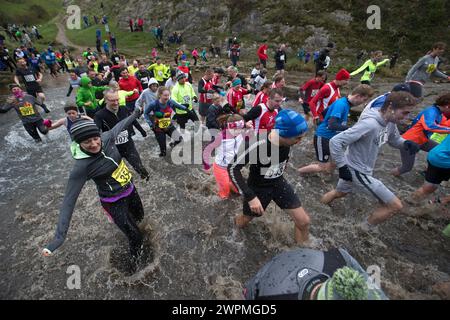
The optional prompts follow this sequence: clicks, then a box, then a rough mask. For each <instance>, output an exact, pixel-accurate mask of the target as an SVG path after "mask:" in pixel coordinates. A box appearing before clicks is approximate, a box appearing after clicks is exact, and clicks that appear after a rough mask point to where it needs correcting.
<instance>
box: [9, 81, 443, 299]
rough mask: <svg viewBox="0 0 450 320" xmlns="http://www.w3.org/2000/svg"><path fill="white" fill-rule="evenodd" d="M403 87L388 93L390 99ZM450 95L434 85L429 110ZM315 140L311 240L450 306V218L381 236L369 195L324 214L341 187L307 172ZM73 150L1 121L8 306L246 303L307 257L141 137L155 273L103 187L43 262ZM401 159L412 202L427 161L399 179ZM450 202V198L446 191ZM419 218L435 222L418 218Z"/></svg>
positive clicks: (270, 215)
mask: <svg viewBox="0 0 450 320" xmlns="http://www.w3.org/2000/svg"><path fill="white" fill-rule="evenodd" d="M60 78H61V77H60ZM65 85H66V84H65V79H63V81H59V82H56V81H51V86H50V87H48V88H45V92H46V95H47V97H48V103H47V105H49V107H50V108H51V110H52V112H51V114H50V115H51V118H52V119H57V118H59V117H62V116H63V111H62V106H63V105H64V103H65V101H66V99H67V98H66V97H65V94H66V86H65ZM392 85H393V83H385V85H384V86H379V87H377V89H378V91H379V92H384V91H385V90H387V89H388V88H390V87H392ZM444 88H445V84H432V85H429V86H428V87H427V88H426V89H427V90H428V93H429V96H428V97H427V100H426V101H427V102H430V101H432V100H433V99H434V98H435V97H436V95H437V94H438V93H441V92H443V90H444ZM72 98H73V97H72ZM288 106H291V107H294V108H295V106H294V104H292V103H290V104H288ZM141 122H143V121H142V119H141ZM145 127H146V128H148V127H147V126H146V125H145ZM312 137H313V136H312V132H310V133H309V134H308V136H307V138H306V139H305V140H304V141H302V143H301V144H300V145H298V146H295V147H294V148H293V153H292V155H291V160H290V163H289V167H288V169H287V171H286V173H285V176H286V178H287V179H288V180H289V181H290V182H291V183H292V185H293V186H294V187H295V189H296V191H297V192H298V193H299V194H300V197H301V200H302V202H303V206H304V208H305V209H306V210H307V211H308V212H309V214H310V216H311V218H312V225H311V233H312V235H314V237H316V238H318V239H320V240H321V242H322V244H320V245H318V247H317V248H319V249H325V248H330V247H333V246H340V247H344V248H346V249H347V250H348V251H349V252H350V253H351V254H352V255H353V256H354V257H355V258H356V259H357V260H359V262H360V263H361V264H362V265H363V266H364V267H367V266H369V265H378V266H379V267H380V268H381V280H382V286H383V288H384V290H385V292H386V293H387V295H388V296H389V297H390V298H393V299H414V298H417V299H436V298H438V296H436V295H434V294H433V292H432V289H431V287H432V285H434V284H435V283H438V282H441V281H449V280H450V241H449V240H448V239H446V238H444V237H443V236H442V235H441V231H442V229H443V228H444V227H445V226H446V225H447V223H448V222H449V220H450V219H449V217H448V216H447V217H445V215H444V214H443V213H442V212H440V211H439V210H437V209H435V208H434V209H426V208H419V209H414V210H413V209H408V210H407V212H409V216H400V215H398V216H395V217H394V218H392V219H391V220H389V221H388V222H386V223H385V224H384V225H382V226H381V227H380V233H379V234H367V233H365V232H363V231H362V230H361V229H359V227H358V226H357V224H358V223H359V222H361V221H362V220H363V219H364V218H365V217H366V216H367V215H368V213H369V212H370V211H371V210H372V209H373V208H374V207H375V206H376V202H375V200H374V199H373V198H371V197H369V196H366V195H365V194H361V195H355V196H351V197H348V198H347V199H345V200H343V201H337V202H336V203H335V204H334V205H333V207H328V206H324V205H322V204H320V203H319V199H320V196H321V195H322V194H323V193H324V192H327V191H329V190H331V189H332V188H333V187H334V186H335V183H336V181H337V177H336V175H335V176H333V177H328V176H326V175H313V176H308V177H300V176H299V175H298V174H297V173H296V170H295V169H296V168H297V167H299V166H302V165H305V164H307V163H310V162H312V161H315V155H314V148H313V146H312ZM69 141H70V140H69V137H68V133H67V131H66V130H65V129H64V128H60V129H58V130H55V131H52V132H50V134H49V135H48V138H44V143H43V144H39V145H36V144H34V142H33V141H32V139H31V138H30V137H29V136H28V135H27V133H26V132H25V130H24V129H23V127H22V125H21V123H20V121H19V120H18V119H17V116H16V114H15V113H14V112H9V113H8V114H2V115H0V148H1V152H0V163H1V167H2V170H1V175H0V182H1V183H0V214H1V215H2V224H1V225H0V232H1V244H0V259H1V261H2V263H1V267H0V298H2V299H242V294H241V292H242V288H243V285H244V284H245V282H246V281H247V280H248V279H249V278H250V277H251V276H252V275H254V274H255V272H256V271H257V270H258V269H259V268H260V267H261V266H262V265H263V264H264V263H266V262H267V261H269V260H270V259H271V257H273V256H274V255H275V254H277V253H279V252H281V251H283V250H288V249H291V248H294V247H295V244H294V241H293V224H292V222H291V220H290V219H289V217H288V216H287V215H286V214H285V213H283V212H282V211H281V210H279V209H277V208H276V207H275V206H274V205H273V204H272V205H270V207H269V208H268V210H267V212H266V213H265V215H264V216H263V217H262V218H260V219H257V220H255V221H253V222H252V223H251V224H250V226H249V227H248V228H247V229H245V230H236V229H235V228H234V226H233V217H234V215H235V214H237V213H239V212H240V211H241V208H242V203H241V200H240V199H239V198H238V197H235V198H233V199H232V200H228V201H221V200H220V199H219V198H218V196H217V195H216V193H215V182H214V178H213V176H208V175H206V174H204V173H203V172H202V170H201V166H200V165H198V164H196V165H175V164H173V163H172V161H171V158H170V157H167V158H165V159H160V158H159V157H158V153H159V149H158V147H157V143H156V140H155V139H154V136H153V134H152V133H150V134H149V136H148V137H147V138H145V139H143V138H142V137H140V135H139V133H138V134H137V135H136V136H135V141H136V145H137V148H138V150H139V151H140V153H141V156H142V159H143V161H144V164H145V166H146V167H147V168H148V170H149V172H150V174H151V179H150V181H149V182H145V181H142V180H141V179H140V178H139V177H138V176H137V175H136V176H135V177H136V178H135V183H136V186H137V190H138V191H139V194H140V196H141V198H142V202H143V204H144V209H145V219H144V221H143V222H142V223H141V225H140V227H141V229H142V230H143V232H144V233H145V235H146V263H144V265H143V266H142V268H141V269H140V270H139V271H137V272H136V273H134V274H132V273H130V271H129V269H128V262H127V255H126V251H127V241H126V238H125V236H124V235H122V233H121V232H120V231H119V230H118V229H117V228H116V227H115V226H114V225H113V224H110V223H109V222H108V220H107V218H106V217H105V216H104V214H103V213H102V210H101V206H100V203H99V200H98V196H97V193H96V189H95V186H94V184H93V183H92V182H88V183H87V184H86V185H85V187H84V189H83V191H82V193H81V195H80V197H79V199H78V202H77V206H76V209H75V212H74V215H73V219H72V222H71V227H70V230H69V232H68V236H67V240H66V242H65V243H64V245H63V246H62V247H61V248H59V249H58V250H57V251H56V252H55V254H54V255H53V256H52V257H49V258H43V257H42V256H41V255H40V250H41V249H42V247H43V246H44V245H45V244H47V243H48V242H49V241H50V240H51V239H52V237H53V235H54V231H55V228H56V222H57V217H58V211H59V207H60V204H61V202H62V198H63V195H64V188H65V183H66V180H67V178H68V175H69V172H70V168H71V167H72V164H73V160H72V159H71V156H70V154H69ZM186 143H188V142H186ZM399 160H400V157H399V153H398V152H397V151H396V150H393V149H390V148H389V147H385V148H384V149H383V150H382V152H381V153H380V156H379V159H378V162H377V167H376V170H375V174H374V176H375V177H378V178H380V179H381V180H382V181H383V182H384V183H385V184H386V185H387V186H388V187H390V188H391V189H392V190H394V192H395V193H396V194H397V195H398V196H399V197H401V198H404V197H406V196H407V195H408V194H409V193H410V192H412V191H414V190H415V189H416V188H417V187H419V186H420V185H421V183H422V182H423V177H422V176H421V175H420V171H421V170H423V169H425V154H424V153H421V154H419V156H418V161H417V162H416V167H415V168H414V170H413V172H411V173H409V174H407V175H405V176H404V177H402V178H400V179H398V178H394V177H391V176H390V175H389V171H390V169H392V168H393V167H394V166H395V165H396V164H398V163H399ZM449 191H450V190H449V188H448V187H443V188H442V190H441V191H440V192H441V193H442V194H448V192H449ZM419 212H422V213H427V214H426V215H425V216H422V217H420V218H418V217H413V216H412V215H413V214H417V213H419ZM72 265H76V266H78V267H79V268H80V271H81V288H80V289H73V290H70V289H69V288H68V286H67V280H68V278H69V276H70V274H68V273H67V271H68V267H69V266H72Z"/></svg>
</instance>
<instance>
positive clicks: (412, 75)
mask: <svg viewBox="0 0 450 320" xmlns="http://www.w3.org/2000/svg"><path fill="white" fill-rule="evenodd" d="M445 48H446V44H445V43H443V42H437V43H435V44H434V45H433V48H432V49H431V52H430V53H429V54H427V55H425V56H423V57H422V58H420V59H419V61H417V63H416V64H415V65H414V66H413V67H412V68H411V69H410V70H409V72H408V74H407V75H406V80H405V81H406V83H408V84H409V86H410V88H411V93H412V95H413V96H414V97H416V98H422V96H423V89H422V87H423V86H424V84H425V82H427V80H429V79H430V76H431V75H433V76H435V77H438V78H442V79H448V80H450V77H449V76H448V75H446V74H444V73H442V72H441V71H439V70H438V64H439V57H440V56H442V55H443V54H444V51H445Z"/></svg>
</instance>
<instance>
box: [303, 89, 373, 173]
mask: <svg viewBox="0 0 450 320" xmlns="http://www.w3.org/2000/svg"><path fill="white" fill-rule="evenodd" d="M373 93H374V92H373V89H372V88H371V87H370V86H369V85H359V86H357V87H356V88H355V89H354V90H353V91H352V93H351V94H350V95H349V96H348V97H343V98H340V99H338V100H336V101H335V102H334V103H333V104H332V105H331V106H329V107H328V110H327V113H326V116H325V118H324V120H323V121H322V123H321V124H320V125H319V126H318V127H317V130H316V134H315V135H314V148H315V149H316V157H317V160H318V161H319V163H312V164H310V165H307V166H305V167H301V168H299V169H298V172H299V173H300V174H308V173H318V172H323V171H325V172H328V173H332V172H333V171H334V169H335V168H336V165H335V164H334V163H333V162H332V161H330V147H329V142H330V139H331V138H333V137H334V136H335V135H337V134H338V133H339V132H341V131H344V130H347V129H348V125H347V119H348V113H349V111H350V108H351V107H355V106H358V105H360V104H363V103H366V102H367V101H368V100H369V98H371V97H372V95H373Z"/></svg>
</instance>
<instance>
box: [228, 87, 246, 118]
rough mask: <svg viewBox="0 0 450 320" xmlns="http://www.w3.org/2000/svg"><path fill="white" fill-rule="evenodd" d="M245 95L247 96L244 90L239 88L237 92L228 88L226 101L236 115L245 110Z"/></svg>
mask: <svg viewBox="0 0 450 320" xmlns="http://www.w3.org/2000/svg"><path fill="white" fill-rule="evenodd" d="M246 94H248V91H247V90H246V89H244V88H239V90H235V89H233V88H230V89H229V90H228V92H227V101H228V103H229V104H230V106H231V107H232V108H233V109H234V111H236V112H237V113H239V111H240V110H241V109H244V108H245V104H244V95H246Z"/></svg>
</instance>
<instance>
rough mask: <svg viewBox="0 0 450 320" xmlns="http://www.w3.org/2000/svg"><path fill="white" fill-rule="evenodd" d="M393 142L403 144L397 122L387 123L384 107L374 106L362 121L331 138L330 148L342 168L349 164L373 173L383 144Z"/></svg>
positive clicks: (399, 145)
mask: <svg viewBox="0 0 450 320" xmlns="http://www.w3.org/2000/svg"><path fill="white" fill-rule="evenodd" d="M386 142H388V143H389V145H391V146H392V147H394V148H397V149H400V148H401V147H402V146H403V142H405V139H403V138H402V137H401V136H400V133H399V131H398V128H397V125H396V124H395V123H391V122H389V123H386V122H385V121H384V119H383V117H382V116H381V112H380V109H378V108H376V109H375V108H374V109H369V110H367V111H365V112H364V113H363V114H361V117H360V118H359V120H358V122H357V123H356V124H355V125H354V126H353V127H351V128H349V129H347V130H345V131H343V132H341V133H339V134H338V135H336V136H334V137H333V138H332V139H331V140H330V151H331V156H332V158H333V160H334V161H335V162H336V164H337V166H338V168H341V167H343V166H344V165H348V166H349V167H351V168H353V169H355V170H357V171H359V172H361V173H364V174H367V175H372V173H373V168H374V167H375V162H376V161H377V157H378V151H379V150H380V147H381V146H382V145H383V144H385V143H386Z"/></svg>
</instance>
